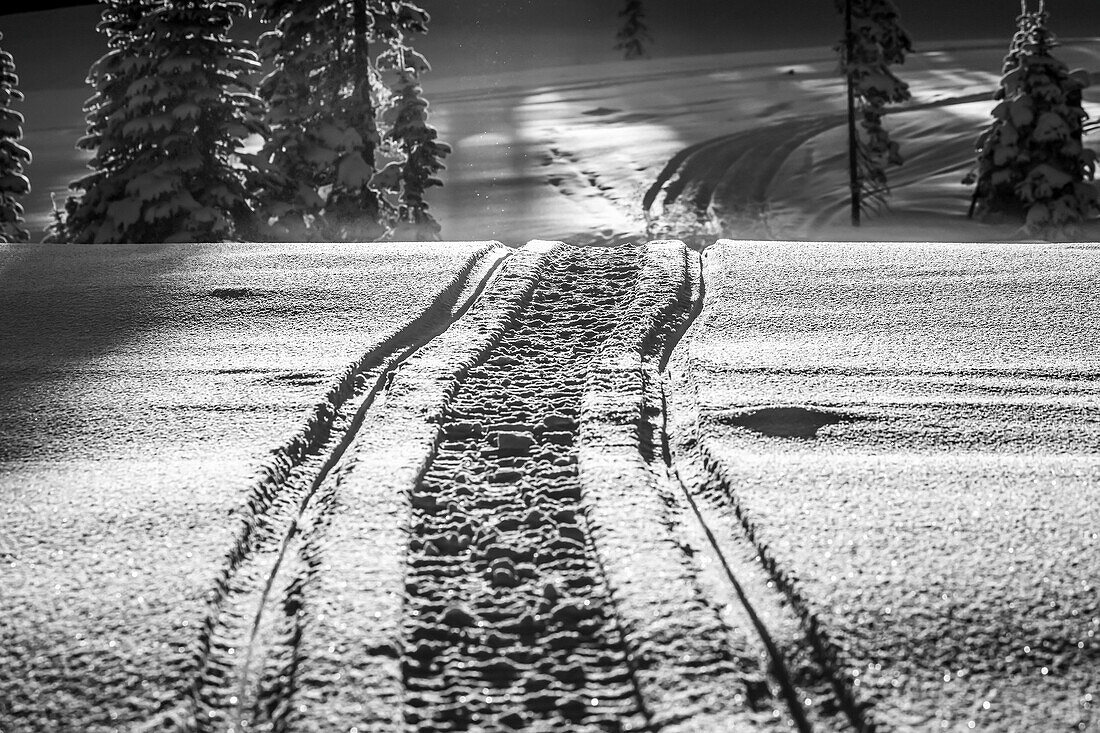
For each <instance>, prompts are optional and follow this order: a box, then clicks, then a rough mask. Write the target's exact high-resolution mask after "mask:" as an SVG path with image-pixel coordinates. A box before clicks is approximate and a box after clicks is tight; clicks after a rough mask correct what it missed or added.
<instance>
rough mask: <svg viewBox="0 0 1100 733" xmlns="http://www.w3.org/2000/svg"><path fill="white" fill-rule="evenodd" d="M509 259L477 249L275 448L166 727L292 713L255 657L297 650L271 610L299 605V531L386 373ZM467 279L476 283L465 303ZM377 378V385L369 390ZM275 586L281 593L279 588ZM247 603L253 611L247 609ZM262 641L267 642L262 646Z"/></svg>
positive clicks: (271, 722)
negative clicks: (179, 704) (292, 564)
mask: <svg viewBox="0 0 1100 733" xmlns="http://www.w3.org/2000/svg"><path fill="white" fill-rule="evenodd" d="M503 261H504V257H503V256H502V255H501V253H500V250H499V249H496V251H495V252H494V247H492V246H487V247H485V248H484V249H483V250H481V251H479V252H477V253H475V254H474V255H473V256H471V257H470V259H469V260H468V261H467V262H466V263H465V264H464V265H463V267H462V268H461V269H460V270H459V271H458V273H456V276H455V277H454V278H453V279H452V280H451V281H450V282H449V283H448V284H447V285H446V286H445V287H444V288H443V289H442V290H441V292H440V293H439V295H438V296H437V297H436V298H435V299H433V301H432V302H431V303H429V304H428V306H427V307H426V308H425V310H424V311H423V312H422V313H420V314H419V315H418V316H417V318H415V319H414V320H413V321H411V322H410V323H409V324H407V325H406V326H405V327H403V328H401V329H399V330H398V331H396V332H394V333H392V334H391V335H390V336H388V337H387V338H385V339H384V340H383V341H382V342H381V343H380V344H379V345H378V346H377V347H375V348H373V349H371V350H370V351H369V352H367V353H365V354H364V355H363V356H362V357H360V358H359V359H358V360H357V361H356V362H355V363H353V364H352V365H350V366H349V367H348V368H347V369H346V370H345V372H344V374H343V376H342V377H341V378H340V379H339V380H337V382H336V383H335V384H333V386H332V387H330V389H329V390H328V392H327V393H326V395H325V398H324V399H323V400H322V401H321V402H320V403H318V404H317V405H316V407H315V408H314V409H313V411H312V413H311V414H310V416H309V417H308V418H307V420H306V423H305V425H304V426H303V427H302V428H301V429H300V431H299V432H298V433H296V434H295V435H294V436H292V437H291V438H290V440H288V442H287V443H286V444H284V445H283V446H280V447H279V448H276V449H275V450H273V451H272V455H271V458H270V459H269V461H268V463H267V465H266V466H265V467H264V468H262V469H261V470H260V472H259V475H258V478H257V482H256V484H255V486H254V488H253V489H252V491H251V493H250V495H249V497H248V499H247V501H246V504H245V506H244V508H243V513H244V517H243V518H242V525H241V531H240V534H239V535H238V538H237V540H236V542H235V543H234V545H233V547H232V548H231V550H230V551H229V553H228V554H227V557H226V562H225V565H224V566H223V570H222V573H221V575H220V576H219V577H218V578H217V580H216V581H215V584H214V587H213V589H212V590H211V591H210V593H209V596H208V608H209V611H208V614H207V617H206V619H205V621H204V622H203V623H202V624H201V625H200V632H199V635H198V638H197V640H196V642H195V645H196V651H195V657H194V658H195V668H196V671H195V673H194V678H193V682H192V686H191V690H190V693H189V697H190V703H189V704H188V705H187V706H186V707H187V708H188V710H187V711H186V712H183V713H182V714H181V712H180V711H169V715H168V716H167V717H166V718H165V720H164V722H165V726H166V727H172V725H173V724H175V727H177V728H183V729H194V730H200V731H205V730H214V729H219V730H226V729H228V730H244V729H248V728H250V727H251V725H252V724H253V723H260V724H261V725H267V726H270V727H269V728H268V729H272V730H276V729H281V727H282V726H280V725H279V715H280V714H281V713H285V705H284V706H280V705H279V704H278V702H279V701H280V700H281V699H282V698H283V697H285V696H287V695H288V694H289V691H288V690H286V689H278V687H277V685H276V690H275V691H274V693H273V691H272V690H271V687H272V685H273V684H275V683H273V681H272V680H270V679H268V675H266V674H264V671H265V670H264V669H263V668H261V670H259V671H257V670H256V669H255V666H254V665H255V664H256V663H257V652H259V653H260V655H264V654H265V652H266V656H267V657H273V658H277V657H278V656H279V655H284V656H285V655H287V654H288V653H289V654H290V656H293V646H294V645H295V644H296V642H297V637H296V636H294V635H290V636H287V635H286V634H280V633H279V631H278V630H277V629H273V624H275V623H276V622H277V618H276V619H274V620H273V619H271V618H270V617H271V616H273V615H275V616H277V614H274V613H273V611H272V609H271V606H272V604H276V603H280V602H281V605H283V606H284V607H285V608H288V611H289V610H293V607H294V606H295V605H296V604H297V596H298V594H300V590H301V588H300V584H299V583H298V582H297V579H291V580H290V581H289V582H288V583H286V584H281V583H280V582H279V581H280V579H281V578H282V577H283V576H285V573H281V572H280V571H281V570H282V568H283V562H284V560H285V559H286V558H287V556H288V554H289V551H290V549H291V546H292V544H293V543H294V540H295V537H297V536H300V534H301V527H302V526H303V521H304V520H305V519H306V518H307V510H308V509H309V508H310V501H311V499H312V498H313V497H314V495H315V494H316V493H317V490H318V489H319V487H321V486H322V485H323V484H324V483H325V481H326V479H327V478H328V477H329V475H330V473H331V472H332V470H333V469H334V468H335V467H336V466H337V465H338V463H339V461H340V459H341V458H342V457H343V454H344V452H345V451H346V449H347V448H348V446H349V445H350V444H351V442H352V440H353V438H354V436H355V433H356V431H357V430H358V427H359V425H360V424H361V423H362V420H363V415H364V414H365V412H366V411H367V410H368V409H369V407H370V406H371V404H372V403H373V401H374V399H375V398H376V397H377V395H378V394H379V392H380V391H381V389H382V387H383V386H384V385H383V382H384V380H385V378H386V375H387V374H388V373H390V372H391V371H392V370H393V369H394V368H396V367H397V366H398V365H399V364H400V363H401V361H403V360H404V359H405V358H407V357H408V356H409V355H410V354H411V353H413V352H415V351H416V350H417V349H418V348H420V347H421V346H422V345H423V344H424V343H426V342H427V341H430V339H431V338H432V337H434V336H435V335H438V333H440V332H441V331H442V330H444V329H446V328H447V326H448V325H449V324H450V323H451V322H453V321H454V320H456V319H457V318H458V317H460V316H461V315H462V313H464V312H465V311H466V310H468V309H469V308H470V306H471V305H472V304H473V302H474V300H476V298H477V297H478V295H479V294H480V293H481V292H482V290H483V289H484V287H485V286H486V285H487V283H488V282H489V281H490V280H491V279H492V278H493V277H494V275H495V273H496V271H497V268H498V267H499V266H500V264H501V263H502V262H503ZM475 273H480V274H481V276H482V277H481V279H480V281H479V282H476V283H474V282H471V277H472V276H473V275H474V274H475ZM470 286H473V291H472V292H471V293H469V294H468V297H467V298H466V300H465V302H463V303H459V298H460V297H461V296H462V295H464V292H463V291H464V290H466V289H467V288H469V287H470ZM456 308H457V312H455V309H456ZM425 335H426V336H425ZM372 378H373V380H374V384H373V386H372V387H371V388H370V389H369V390H365V387H366V384H368V383H369V382H370V381H371V379H372ZM273 550H274V551H273ZM272 555H274V557H272ZM276 589H279V590H281V591H282V592H281V593H279V594H278V595H274V594H273V591H274V590H276ZM249 608H254V612H252V613H249V612H247V610H245V609H249ZM288 615H291V614H289V613H288ZM259 644H264V645H265V648H264V649H258V645H259ZM287 646H290V647H291V649H290V650H289V652H288V650H287V649H286V648H285V647H287ZM281 647H283V648H281ZM242 648H243V649H242ZM241 651H243V653H238V652H241ZM238 660H242V661H238ZM258 661H259V662H261V663H263V664H264V667H265V668H266V667H268V666H269V665H270V662H269V660H267V659H265V658H264V656H260V658H259V660H258ZM265 687H267V688H268V689H267V690H265V689H264V688H265ZM234 693H236V694H234ZM273 697H274V698H275V699H274V700H273V699H272V698H273ZM254 729H258V728H254Z"/></svg>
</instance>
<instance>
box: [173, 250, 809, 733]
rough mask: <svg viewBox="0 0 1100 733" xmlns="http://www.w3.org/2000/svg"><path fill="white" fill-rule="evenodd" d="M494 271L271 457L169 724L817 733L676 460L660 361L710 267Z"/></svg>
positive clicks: (524, 263)
mask: <svg viewBox="0 0 1100 733" xmlns="http://www.w3.org/2000/svg"><path fill="white" fill-rule="evenodd" d="M493 257H497V258H499V252H497V253H495V254H494V255H493ZM484 259H485V261H483V262H481V263H480V269H478V272H480V273H482V276H481V277H480V279H478V278H468V280H469V282H467V283H466V284H465V286H462V287H460V286H459V284H457V283H456V285H455V287H452V288H451V289H450V290H449V293H450V294H449V295H447V296H445V297H444V298H442V299H441V301H440V303H437V304H435V305H434V306H433V307H431V308H429V309H428V310H427V311H426V312H425V314H424V315H423V316H422V317H421V318H420V319H419V320H418V321H416V322H414V323H413V325H412V326H411V327H410V328H411V329H412V330H413V331H418V333H417V334H416V335H415V336H414V335H413V333H412V331H409V330H408V329H406V331H405V332H403V333H402V334H401V335H399V337H398V338H397V339H396V340H395V341H393V342H392V343H390V344H388V345H387V348H386V349H384V350H380V351H379V353H377V354H373V355H368V357H365V359H364V361H363V363H361V364H359V365H357V366H356V368H354V369H352V370H350V371H349V373H348V375H347V376H346V378H345V380H344V382H346V383H347V385H349V386H348V387H347V389H346V391H344V392H341V393H339V394H336V395H330V396H329V398H327V399H326V401H325V403H324V405H326V406H327V407H324V409H322V410H321V411H320V413H319V415H320V418H319V420H318V421H316V422H315V423H311V427H310V429H309V430H308V431H306V435H307V437H309V439H310V441H311V442H309V443H308V444H307V445H303V446H301V447H300V449H299V448H296V449H295V450H293V451H291V450H289V449H288V450H286V451H283V452H282V453H280V454H279V455H281V456H283V459H282V460H280V462H279V464H278V466H276V467H275V469H273V470H272V471H271V472H269V475H268V476H267V477H266V478H265V479H264V480H263V481H262V482H261V483H260V484H259V485H258V486H257V489H256V492H255V496H254V497H253V500H252V501H251V503H250V505H249V508H248V513H247V516H246V523H245V526H244V528H243V530H242V535H241V539H240V542H239V543H238V546H237V547H235V548H234V549H233V551H232V552H231V553H230V556H229V558H228V561H227V566H226V572H225V576H224V577H223V578H220V579H218V582H217V585H216V587H215V589H214V591H213V592H212V593H211V596H210V604H211V606H210V609H211V611H210V616H209V618H207V619H206V621H205V623H204V624H203V625H202V626H201V629H200V633H199V639H198V641H199V644H198V650H197V661H198V663H199V668H198V671H197V673H196V676H195V682H194V685H193V689H192V691H191V693H190V695H189V701H188V702H186V703H185V704H182V705H181V706H179V707H177V708H174V709H173V710H172V711H169V713H168V714H167V715H166V716H165V717H164V719H163V720H160V721H156V722H157V724H158V725H163V726H165V727H168V728H171V727H175V728H177V729H186V730H192V729H198V730H231V731H246V730H272V731H280V730H295V731H314V730H315V731H322V730H333V729H348V730H350V729H358V730H370V731H376V732H378V733H381V732H383V731H385V732H391V731H392V732H393V733H397V731H406V730H415V731H424V732H426V731H467V730H478V731H487V730H507V729H524V730H561V731H566V730H568V731H654V732H655V731H662V732H663V733H681V732H684V733H686V732H687V731H714V732H715V733H718V732H719V731H726V730H730V729H731V727H732V728H734V729H751V730H760V731H765V730H779V729H788V728H789V727H790V726H792V725H793V726H795V727H796V728H797V729H799V730H803V731H805V730H807V729H808V727H809V726H808V724H807V722H806V720H805V715H804V714H803V711H802V710H801V704H800V703H799V702H798V701H797V700H796V699H795V698H796V697H797V695H798V694H801V692H803V688H801V687H800V688H799V690H798V691H797V693H796V691H795V690H794V688H793V687H792V686H791V684H790V683H789V681H787V680H786V679H785V678H784V676H783V673H782V669H781V667H782V665H783V663H784V660H783V659H780V658H778V654H775V653H773V654H772V657H773V658H772V659H770V660H769V658H768V653H769V652H768V651H767V650H763V649H762V647H761V642H760V634H761V633H763V634H764V635H765V637H766V636H767V631H766V629H764V627H763V625H762V624H761V623H760V622H759V619H751V620H746V616H745V614H744V613H741V614H740V615H738V614H732V615H731V614H730V613H729V612H728V609H726V607H727V606H729V605H730V604H731V603H732V604H737V603H739V601H738V600H737V599H736V598H734V599H732V600H731V599H730V598H729V597H727V596H728V593H724V592H719V593H715V592H714V589H713V588H712V587H710V585H708V582H709V581H708V580H707V579H706V578H705V577H704V576H706V573H705V572H703V568H702V566H701V564H700V559H699V554H700V552H702V554H703V556H706V552H707V550H706V549H705V548H703V547H702V546H703V545H705V544H706V540H705V538H704V539H702V540H700V539H699V536H700V532H699V530H698V527H697V525H698V524H699V523H700V522H702V523H703V524H704V525H705V523H706V520H705V519H704V518H703V517H701V516H699V515H698V512H696V514H692V513H691V510H690V508H689V502H688V501H685V495H684V491H683V489H682V487H681V486H680V485H679V484H677V482H676V480H675V476H674V471H671V470H670V456H669V451H668V448H667V446H668V443H667V436H666V435H665V416H664V412H665V404H664V403H665V399H664V384H663V377H662V369H663V366H664V364H665V362H666V361H667V358H668V353H669V351H670V349H671V348H672V347H673V346H674V345H675V342H676V341H678V340H679V338H680V337H681V336H682V334H683V332H684V329H685V328H686V325H687V323H688V322H689V321H690V320H691V317H692V316H693V314H694V313H695V312H696V311H697V308H696V306H697V305H698V302H699V295H700V287H701V269H700V262H699V256H698V255H697V254H695V253H694V252H690V251H689V250H688V249H687V248H685V247H684V245H683V244H681V243H679V242H651V243H649V244H648V245H627V246H621V247H615V248H579V247H570V246H566V245H561V244H554V243H532V244H529V245H527V246H526V247H524V248H522V249H521V250H519V251H517V252H516V253H515V254H514V255H513V256H512V257H511V258H510V259H509V261H508V262H507V263H505V264H504V265H503V267H501V268H500V269H499V272H498V273H497V274H496V275H495V277H491V276H492V272H493V270H494V263H495V260H493V259H492V257H490V256H489V255H488V254H487V255H486V256H485V258H484ZM474 269H475V266H474V264H471V266H470V268H469V270H470V272H472V271H473V270H474ZM490 279H491V282H490ZM421 326H423V328H421ZM371 385H373V386H371ZM291 447H293V446H291ZM284 454H285V455H284ZM708 531H709V530H708ZM707 557H709V556H707ZM711 574H713V573H711ZM741 600H742V601H743V599H741ZM749 615H750V616H751V611H750V614H749ZM754 623H755V626H754ZM773 647H774V644H773Z"/></svg>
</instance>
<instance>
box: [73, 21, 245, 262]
mask: <svg viewBox="0 0 1100 733" xmlns="http://www.w3.org/2000/svg"><path fill="white" fill-rule="evenodd" d="M243 12H244V8H243V6H241V5H239V4H237V3H232V2H224V1H222V0H168V1H167V2H158V1H157V0H108V2H107V8H106V9H105V11H104V16H103V22H102V23H101V26H100V28H101V30H103V31H104V32H105V33H106V34H107V36H108V44H109V46H110V47H111V50H110V51H109V52H108V54H107V55H106V56H105V57H103V58H102V59H101V60H100V61H99V62H97V64H96V65H95V66H93V68H92V72H91V74H90V76H89V82H90V83H92V84H93V85H94V86H95V88H96V91H97V94H96V95H95V96H94V97H93V98H92V99H91V100H89V103H88V104H87V106H86V111H87V114H88V134H87V135H86V136H85V137H84V138H83V139H82V140H81V142H80V146H81V147H83V148H85V149H89V150H93V151H95V153H96V155H95V157H94V158H93V159H92V161H91V163H90V167H91V168H92V171H93V172H92V173H91V174H90V175H88V176H85V177H84V178H82V179H81V180H79V181H76V182H74V183H73V184H72V188H74V189H76V190H79V191H80V193H79V195H77V196H74V197H71V198H70V200H69V201H68V202H67V203H66V214H67V215H66V217H65V225H64V229H65V231H64V238H65V239H68V240H71V241H74V242H184V241H196V242H209V241H224V240H232V239H239V238H241V237H242V236H247V235H248V234H250V233H251V232H252V231H253V230H254V227H255V222H254V220H253V219H254V216H253V214H252V211H253V209H254V202H253V201H252V199H251V196H250V193H249V191H250V190H251V189H253V188H255V187H256V186H257V185H259V183H260V181H261V180H262V177H263V176H262V173H261V170H260V169H259V167H258V166H257V165H256V161H255V160H254V159H253V158H252V157H251V156H248V155H245V154H244V153H243V152H242V147H243V145H244V141H245V138H247V137H248V136H249V135H252V134H261V135H262V134H264V132H265V127H264V125H263V123H262V119H261V118H262V104H261V102H260V100H259V98H258V97H256V96H255V95H254V94H253V93H252V92H251V90H250V87H249V85H248V75H249V74H250V73H252V72H254V71H255V70H256V69H257V68H258V67H259V63H258V61H257V59H256V56H255V54H254V53H253V52H252V51H250V50H249V49H248V48H247V46H246V45H245V44H243V43H240V42H237V41H233V40H231V39H230V38H229V37H228V35H227V34H228V31H229V28H230V26H231V25H232V22H233V18H235V17H238V16H240V15H242V14H243Z"/></svg>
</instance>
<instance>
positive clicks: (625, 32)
mask: <svg viewBox="0 0 1100 733" xmlns="http://www.w3.org/2000/svg"><path fill="white" fill-rule="evenodd" d="M619 18H621V20H622V24H621V25H620V26H619V32H618V33H616V34H615V40H616V43H615V50H617V51H622V52H623V57H624V58H626V59H639V58H645V57H646V56H648V55H649V54H648V53H647V51H646V46H647V45H648V44H649V43H651V42H652V41H653V38H652V37H651V36H650V35H649V27H648V26H647V25H646V22H645V6H644V5H643V3H642V0H624V2H623V8H622V10H620V11H619Z"/></svg>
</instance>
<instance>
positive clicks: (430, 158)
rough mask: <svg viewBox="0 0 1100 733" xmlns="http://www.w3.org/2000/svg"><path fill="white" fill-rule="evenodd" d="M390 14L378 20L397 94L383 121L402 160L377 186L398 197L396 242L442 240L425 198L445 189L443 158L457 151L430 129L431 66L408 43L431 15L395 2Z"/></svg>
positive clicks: (382, 60) (385, 65) (383, 63)
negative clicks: (425, 84)
mask: <svg viewBox="0 0 1100 733" xmlns="http://www.w3.org/2000/svg"><path fill="white" fill-rule="evenodd" d="M390 10H391V12H390V13H387V14H386V15H384V16H382V17H378V18H377V19H376V27H377V28H378V35H379V37H380V38H381V39H382V40H383V41H384V42H386V44H387V46H388V48H387V49H386V50H385V51H384V52H383V53H382V54H381V55H380V56H379V59H378V66H379V68H380V69H381V70H382V71H383V74H384V76H385V77H386V80H387V82H388V87H389V88H390V90H391V92H392V97H391V100H390V103H389V105H388V107H387V108H386V110H385V112H384V113H383V116H382V117H383V121H384V122H385V123H386V124H387V125H389V130H388V131H387V132H386V136H385V138H386V140H387V141H388V142H389V143H391V144H392V145H393V147H394V148H396V150H395V152H396V153H398V154H399V156H400V158H399V160H396V161H394V162H392V163H390V164H389V165H388V166H386V167H385V168H383V169H382V170H381V171H379V173H378V174H377V175H376V176H375V180H374V183H375V185H376V186H377V187H378V188H379V189H380V190H388V191H391V192H393V193H395V194H396V196H397V202H396V203H397V206H396V208H397V219H396V221H395V222H394V227H393V231H392V232H391V237H392V238H393V239H396V240H399V241H418V240H434V239H438V238H439V232H440V226H439V223H438V222H437V221H436V220H435V219H434V217H432V215H431V214H429V213H428V203H427V201H425V200H424V196H425V193H426V192H427V190H428V189H429V188H431V187H432V186H442V185H443V182H442V181H441V180H440V179H439V178H438V177H437V176H438V174H439V172H440V171H442V170H443V169H444V168H445V166H444V165H443V158H445V157H446V156H447V155H448V154H450V152H451V147H450V146H449V145H447V144H446V143H444V142H440V140H439V139H438V138H439V134H438V132H437V131H436V129H435V128H434V127H432V126H431V125H430V124H428V102H427V100H426V99H424V95H423V89H422V88H421V85H420V77H421V75H422V74H423V73H424V72H426V71H430V70H431V66H430V65H429V64H428V62H427V60H426V59H425V58H424V56H423V55H421V54H420V53H418V52H417V51H416V50H415V49H414V48H413V47H412V45H411V44H410V43H409V40H408V39H409V37H410V36H411V35H412V34H414V33H426V32H427V23H428V15H427V13H425V12H424V11H423V10H422V9H421V8H419V7H417V6H415V5H413V4H412V3H409V2H397V3H393V4H392V5H391V8H390Z"/></svg>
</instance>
